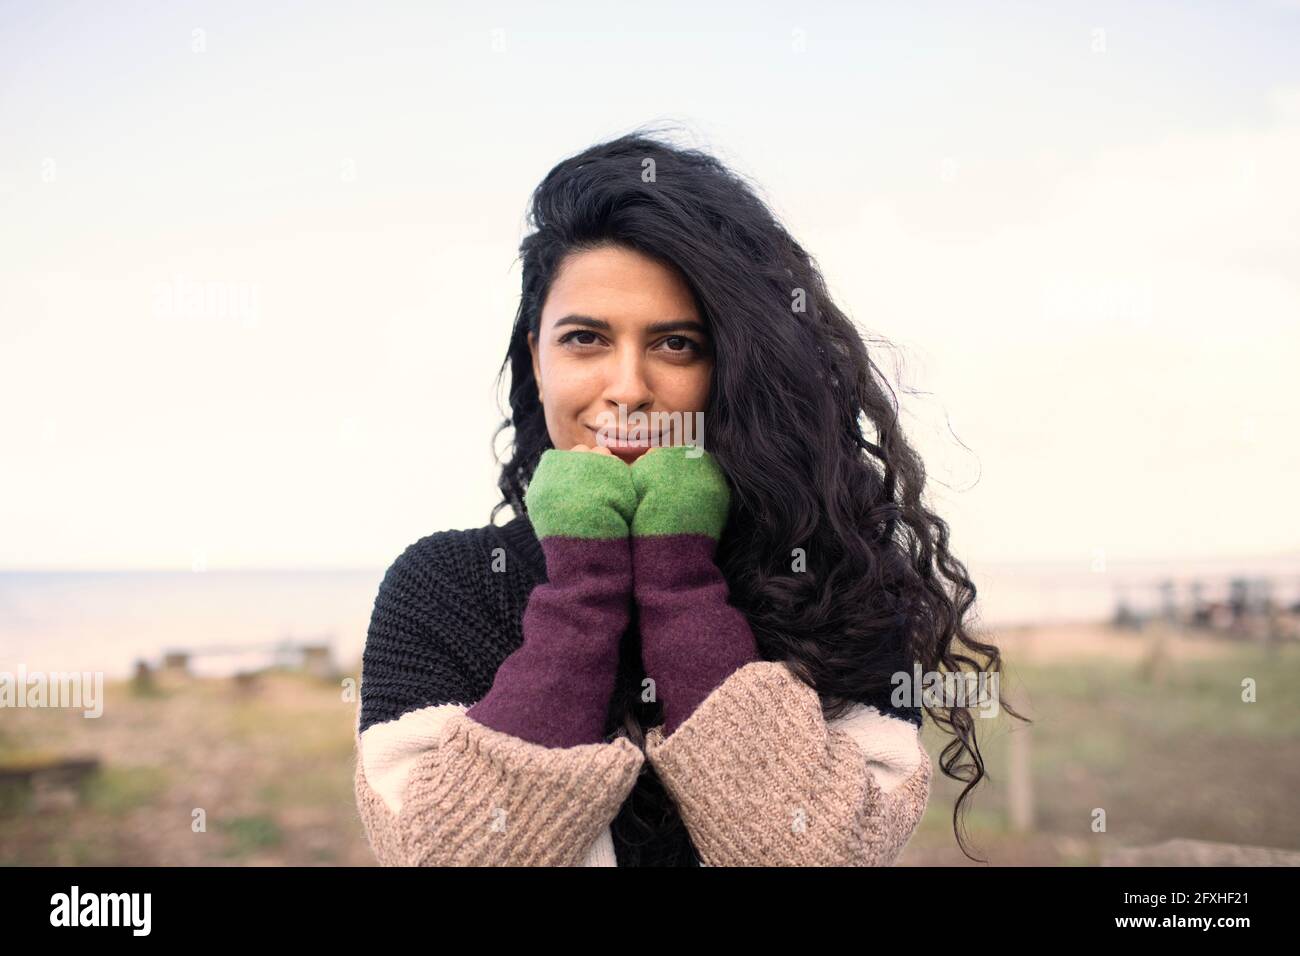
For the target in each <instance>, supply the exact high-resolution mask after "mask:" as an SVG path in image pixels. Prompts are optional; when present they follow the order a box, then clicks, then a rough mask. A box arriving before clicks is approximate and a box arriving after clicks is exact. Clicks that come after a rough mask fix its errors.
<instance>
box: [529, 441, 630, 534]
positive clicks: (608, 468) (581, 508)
mask: <svg viewBox="0 0 1300 956" xmlns="http://www.w3.org/2000/svg"><path fill="white" fill-rule="evenodd" d="M636 502H637V498H636V486H635V485H634V484H633V483H632V469H631V467H630V466H629V465H628V464H627V463H626V462H624V461H623V459H621V458H619V457H618V456H617V455H615V454H613V453H612V452H611V451H610V450H609V449H608V448H601V447H596V448H592V447H590V446H588V445H575V446H574V447H573V448H569V449H558V448H548V449H547V450H546V451H544V452H542V457H541V460H540V461H538V463H537V467H536V468H535V469H534V470H533V476H532V478H531V479H530V480H529V482H528V489H527V491H525V492H524V507H525V508H526V509H527V511H528V518H529V520H530V521H531V522H532V524H533V530H534V531H535V532H536V534H537V537H538V539H539V540H541V541H544V540H545V539H546V538H548V537H555V536H557V535H559V536H563V537H574V538H600V539H605V540H608V539H619V538H627V537H628V536H629V535H630V533H631V527H632V518H633V516H634V515H635V514H636Z"/></svg>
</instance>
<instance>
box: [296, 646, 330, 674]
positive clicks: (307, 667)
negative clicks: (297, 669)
mask: <svg viewBox="0 0 1300 956" xmlns="http://www.w3.org/2000/svg"><path fill="white" fill-rule="evenodd" d="M302 669H303V670H304V671H306V672H307V673H308V674H311V675H312V676H314V677H319V678H322V679H323V680H332V679H333V678H334V676H335V675H334V660H333V655H332V654H331V653H330V645H328V644H304V645H303V648H302Z"/></svg>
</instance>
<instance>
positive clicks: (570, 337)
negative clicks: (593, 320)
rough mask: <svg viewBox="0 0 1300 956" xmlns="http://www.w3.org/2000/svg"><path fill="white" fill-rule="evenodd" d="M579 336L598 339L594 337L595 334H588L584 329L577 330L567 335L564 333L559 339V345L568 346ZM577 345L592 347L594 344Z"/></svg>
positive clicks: (583, 343)
mask: <svg viewBox="0 0 1300 956" xmlns="http://www.w3.org/2000/svg"><path fill="white" fill-rule="evenodd" d="M579 335H590V336H593V337H598V336H596V333H595V332H589V331H588V330H586V329H578V330H576V331H573V332H569V333H566V334H565V335H563V336H561V337H560V344H561V345H567V344H568V343H569V342H571V341H572V340H573V339H574V338H575V337H576V336H579ZM578 344H579V345H594V344H595V343H594V342H579V343H578Z"/></svg>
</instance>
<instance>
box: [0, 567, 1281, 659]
mask: <svg viewBox="0 0 1300 956" xmlns="http://www.w3.org/2000/svg"><path fill="white" fill-rule="evenodd" d="M968 567H969V570H970V572H971V575H972V577H973V579H974V581H975V583H976V587H977V589H978V599H977V605H976V609H977V612H978V618H977V621H978V623H979V624H982V625H983V626H984V627H987V628H990V629H993V630H996V628H998V627H1000V626H1006V625H1018V624H1052V623H1058V622H1067V621H1088V620H1105V619H1107V618H1109V617H1110V616H1111V614H1112V613H1113V611H1114V609H1115V606H1116V602H1117V600H1118V599H1119V598H1120V597H1123V598H1124V600H1126V601H1127V603H1128V604H1129V606H1130V607H1131V608H1133V609H1134V610H1135V611H1138V612H1149V613H1154V612H1155V611H1156V610H1158V609H1159V607H1160V606H1161V601H1162V596H1161V592H1160V583H1161V582H1163V581H1166V580H1169V581H1173V582H1174V589H1173V594H1174V595H1175V597H1176V599H1177V600H1180V601H1183V600H1186V598H1187V596H1188V594H1189V588H1190V584H1191V582H1192V581H1199V582H1201V584H1202V586H1203V597H1204V598H1205V599H1206V600H1222V599H1225V598H1226V597H1227V594H1228V586H1229V581H1230V580H1231V579H1232V578H1233V577H1238V576H1246V577H1250V578H1252V579H1263V580H1266V581H1268V582H1270V586H1271V588H1272V591H1273V595H1274V598H1275V599H1276V600H1278V601H1279V602H1283V603H1293V602H1296V601H1300V555H1294V556H1283V557H1267V558H1256V559H1221V560H1206V561H1164V562H1129V563H1111V564H1109V565H1108V566H1106V567H1105V568H1104V569H1097V568H1093V567H1088V566H1085V565H1082V564H1070V563H1055V564H1052V563H1043V562H1016V563H1005V562H1004V563H989V564H971V565H969V566H968ZM383 574H384V569H382V568H376V569H369V570H367V569H361V570H349V571H291V570H290V571H219V570H212V571H204V572H200V573H194V572H190V571H175V572H130V571H124V572H23V571H7V572H0V671H9V672H14V671H16V669H17V667H18V665H19V664H22V665H23V666H25V667H26V669H27V671H28V672H31V671H34V670H43V671H73V670H75V671H102V672H103V673H104V674H105V676H106V677H108V678H109V679H112V678H115V677H126V676H129V675H130V673H131V672H132V669H133V667H134V664H135V661H136V660H138V659H142V660H145V661H148V662H150V663H151V664H154V665H156V664H159V663H161V660H162V656H163V654H164V653H166V652H167V651H170V650H186V651H189V652H190V653H191V654H192V655H193V656H192V658H191V669H192V670H193V671H194V672H195V673H198V674H203V675H211V676H226V675H229V674H233V673H235V672H236V671H239V670H243V669H249V668H254V667H258V666H263V665H265V664H267V663H273V662H275V661H276V660H280V659H284V647H283V645H284V642H291V643H324V644H328V645H329V646H330V647H331V649H332V651H333V654H334V659H335V661H336V663H337V664H338V665H339V666H340V667H344V668H350V667H352V666H353V665H354V664H355V662H356V661H357V659H358V658H359V657H360V654H361V651H362V648H363V647H364V645H365V636H366V630H367V627H368V626H369V622H370V613H371V610H372V608H373V605H374V599H375V594H376V592H377V591H378V588H379V582H380V581H381V580H382V578H383Z"/></svg>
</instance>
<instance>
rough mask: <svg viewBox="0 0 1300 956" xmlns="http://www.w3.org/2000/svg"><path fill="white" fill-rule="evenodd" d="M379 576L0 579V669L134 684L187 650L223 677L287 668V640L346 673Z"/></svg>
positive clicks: (379, 572) (181, 574)
mask: <svg viewBox="0 0 1300 956" xmlns="http://www.w3.org/2000/svg"><path fill="white" fill-rule="evenodd" d="M383 576H384V569H382V568H379V569H373V570H356V571H217V570H213V571H204V572H201V573H194V572H191V571H175V572H171V571H140V572H137V571H119V572H81V571H78V572H22V571H6V572H0V670H9V671H13V670H14V666H13V665H16V664H17V663H20V662H21V663H23V664H25V665H26V667H27V670H28V671H29V672H30V671H32V670H38V669H39V670H45V671H54V670H76V671H103V672H104V675H105V676H106V677H107V678H109V679H112V678H115V677H126V676H129V675H130V674H131V673H132V671H133V669H134V666H135V661H136V660H137V659H143V660H146V661H148V662H149V663H151V664H153V665H157V664H160V663H161V662H162V656H163V654H164V653H166V652H168V651H172V650H186V651H189V652H191V654H193V655H194V656H193V657H192V658H191V670H192V671H193V672H194V673H196V674H201V675H205V676H227V675H230V674H233V673H235V672H236V671H239V670H244V669H249V668H255V667H258V666H263V665H265V664H268V663H273V662H275V661H276V660H279V659H283V657H282V655H283V651H282V650H281V649H280V646H281V645H282V643H283V642H285V641H289V642H292V643H312V644H328V645H330V646H331V647H332V649H333V653H334V655H335V662H336V663H337V664H339V665H340V666H344V667H351V666H352V665H353V663H354V662H355V660H356V658H358V657H359V656H360V654H361V650H362V648H363V647H364V645H365V635H366V629H367V627H368V626H369V623H370V612H371V609H372V608H373V606H374V600H375V594H376V593H377V592H378V590H379V582H380V581H381V580H382V579H383Z"/></svg>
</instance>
